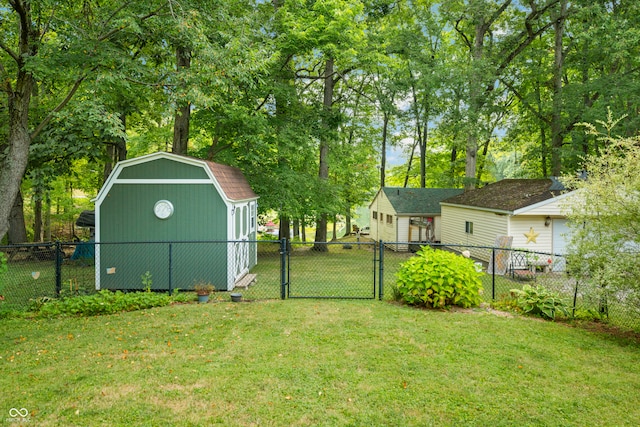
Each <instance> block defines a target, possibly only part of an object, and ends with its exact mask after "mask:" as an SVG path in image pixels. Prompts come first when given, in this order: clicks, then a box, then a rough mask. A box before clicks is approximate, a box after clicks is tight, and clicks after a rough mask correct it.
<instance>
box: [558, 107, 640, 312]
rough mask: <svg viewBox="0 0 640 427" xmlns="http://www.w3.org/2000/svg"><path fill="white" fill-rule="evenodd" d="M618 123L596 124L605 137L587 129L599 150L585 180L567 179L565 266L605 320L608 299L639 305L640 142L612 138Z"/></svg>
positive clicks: (591, 157) (588, 160) (586, 164)
mask: <svg viewBox="0 0 640 427" xmlns="http://www.w3.org/2000/svg"><path fill="white" fill-rule="evenodd" d="M617 122H619V120H618V121H614V120H612V118H611V115H609V118H608V121H607V122H602V121H600V122H599V123H600V124H601V125H602V126H604V129H605V133H604V134H598V133H597V131H596V127H595V126H588V131H589V132H588V133H589V134H590V135H598V140H599V141H600V144H601V145H602V146H603V149H602V151H601V153H600V154H599V155H593V154H592V155H588V156H586V157H585V158H584V163H583V164H584V167H585V174H583V175H582V176H583V177H585V176H586V179H579V178H577V177H575V176H567V177H566V178H565V181H566V182H567V183H568V184H569V185H571V186H573V187H575V188H576V195H575V197H573V198H572V199H571V203H570V204H569V205H568V212H567V218H568V219H569V221H570V222H569V223H570V225H571V229H572V239H571V243H570V246H569V259H568V261H569V266H570V268H571V272H572V274H574V275H576V276H577V277H578V278H579V279H580V283H581V284H582V286H583V287H586V291H584V293H585V294H586V295H587V296H591V297H594V298H598V300H599V301H600V310H601V313H602V314H604V315H606V313H607V300H608V298H613V297H616V298H618V299H619V300H620V302H622V303H625V304H629V305H630V306H633V307H637V306H638V304H639V303H640V264H639V263H638V257H639V256H640V173H638V170H637V165H638V164H640V163H639V162H640V138H638V137H634V138H621V137H617V136H614V135H613V134H612V130H613V127H614V125H615V124H616V123H617Z"/></svg>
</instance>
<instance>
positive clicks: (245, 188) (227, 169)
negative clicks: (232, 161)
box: [203, 160, 258, 200]
mask: <svg viewBox="0 0 640 427" xmlns="http://www.w3.org/2000/svg"><path fill="white" fill-rule="evenodd" d="M203 161H204V162H205V163H206V165H207V167H208V168H209V170H210V171H211V173H213V176H214V177H215V178H216V181H218V183H219V184H220V187H221V188H222V191H224V193H225V194H226V195H227V197H228V198H229V199H231V200H246V199H255V198H257V197H258V195H257V194H256V193H254V191H253V189H252V188H251V186H250V185H249V182H248V181H247V179H246V178H245V176H244V175H243V174H242V171H241V170H240V169H238V168H234V167H232V166H227V165H222V164H220V163H214V162H211V161H208V160H203Z"/></svg>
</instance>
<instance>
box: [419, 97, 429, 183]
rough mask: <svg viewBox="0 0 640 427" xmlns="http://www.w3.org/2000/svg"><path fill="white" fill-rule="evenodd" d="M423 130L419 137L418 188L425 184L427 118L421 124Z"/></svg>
mask: <svg viewBox="0 0 640 427" xmlns="http://www.w3.org/2000/svg"><path fill="white" fill-rule="evenodd" d="M425 115H427V107H426V106H425ZM422 129H423V132H422V136H421V137H420V188H426V186H427V137H428V136H429V133H428V132H429V118H428V117H426V120H425V121H424V123H423V126H422Z"/></svg>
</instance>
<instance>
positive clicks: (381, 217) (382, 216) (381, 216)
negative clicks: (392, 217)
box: [380, 213, 384, 222]
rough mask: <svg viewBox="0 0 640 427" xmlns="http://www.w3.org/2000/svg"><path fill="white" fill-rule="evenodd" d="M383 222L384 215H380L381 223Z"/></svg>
mask: <svg viewBox="0 0 640 427" xmlns="http://www.w3.org/2000/svg"><path fill="white" fill-rule="evenodd" d="M382 221H384V214H383V213H381V214H380V222H382Z"/></svg>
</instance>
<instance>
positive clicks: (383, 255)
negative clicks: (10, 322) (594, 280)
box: [0, 239, 640, 330]
mask: <svg viewBox="0 0 640 427" xmlns="http://www.w3.org/2000/svg"><path fill="white" fill-rule="evenodd" d="M431 246H432V247H434V248H437V249H440V250H447V251H454V252H456V253H459V254H464V255H465V256H468V257H470V258H472V259H473V260H474V262H475V263H476V268H477V269H478V270H481V271H483V272H484V273H486V274H484V275H483V287H484V289H483V298H484V300H485V301H486V302H491V301H495V300H498V301H499V300H505V299H509V298H512V295H511V290H512V289H516V288H522V287H523V286H524V285H525V284H528V285H531V286H538V285H539V286H543V287H544V288H546V289H547V290H549V291H552V292H556V293H558V294H559V295H560V296H561V297H562V298H563V300H564V301H565V303H566V304H567V305H568V306H569V307H570V311H571V314H572V315H574V316H576V317H584V318H591V319H593V318H595V319H601V320H603V321H606V322H609V323H611V324H613V325H617V326H622V327H625V328H630V329H635V330H640V298H639V295H638V294H637V293H636V292H634V291H633V290H628V291H624V292H622V291H615V290H612V289H607V288H606V287H602V286H596V285H594V284H591V283H589V282H588V281H583V282H581V281H579V280H577V279H576V278H575V277H573V276H572V275H571V274H570V265H567V262H566V260H565V258H564V257H563V256H561V255H555V254H548V253H537V252H531V251H526V250H518V249H502V248H493V247H474V246H463V245H448V244H438V245H435V244H432V245H431ZM419 248H420V246H419V245H416V244H414V243H408V242H384V243H382V242H381V243H376V242H373V241H369V240H367V239H358V241H339V242H327V243H318V242H316V243H308V242H307V243H301V242H295V241H291V242H289V243H288V244H287V243H286V242H284V241H255V242H250V241H238V242H226V241H223V242H132V243H100V244H97V243H91V242H79V243H76V242H73V243H60V242H56V243H40V244H25V245H12V246H0V252H3V253H4V254H5V258H6V263H7V267H8V269H7V271H6V272H5V273H4V274H2V275H1V276H0V295H1V296H2V297H3V298H4V301H3V302H2V303H3V304H4V305H5V307H10V308H14V309H25V308H27V307H28V306H29V304H30V302H31V301H33V300H37V299H38V298H42V297H47V298H57V297H64V296H68V295H83V294H90V293H94V292H96V291H97V289H119V290H124V291H134V290H144V289H147V288H148V289H151V290H153V291H165V292H167V291H170V292H173V291H189V290H192V289H193V287H194V286H195V285H196V284H198V283H210V284H212V285H213V286H215V287H216V289H217V290H218V291H217V292H215V293H214V295H212V299H214V300H216V299H217V300H225V301H228V300H229V295H228V293H229V292H231V291H232V292H240V293H242V295H243V299H245V300H261V299H285V298H350V299H383V298H392V296H393V286H394V284H395V273H396V272H397V271H398V270H399V268H400V266H401V264H402V263H403V262H404V261H406V260H407V259H409V258H410V257H411V256H413V255H414V252H415V251H417V250H418V249H419Z"/></svg>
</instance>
